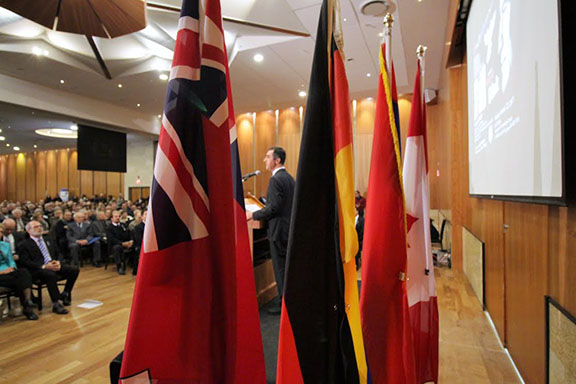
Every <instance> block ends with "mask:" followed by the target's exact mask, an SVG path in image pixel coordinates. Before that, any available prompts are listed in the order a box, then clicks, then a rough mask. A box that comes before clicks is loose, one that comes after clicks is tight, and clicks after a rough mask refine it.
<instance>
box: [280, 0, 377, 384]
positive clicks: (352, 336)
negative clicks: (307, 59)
mask: <svg viewBox="0 0 576 384" xmlns="http://www.w3.org/2000/svg"><path fill="white" fill-rule="evenodd" d="M343 56H344V55H343V53H342V32H341V26H340V13H339V3H338V0H324V2H323V4H322V9H321V13H320V21H319V24H318V33H317V37H316V48H315V52H314V63H313V65H312V74H311V79H310V87H309V92H308V95H309V96H308V103H307V107H306V116H305V120H304V130H303V134H302V144H301V148H300V161H299V164H298V179H297V181H296V189H295V193H294V206H293V208H292V221H291V227H290V237H289V241H288V254H287V263H286V278H285V285H284V290H285V291H284V302H283V310H282V315H281V323H280V341H279V350H278V371H277V383H279V384H296V383H366V376H367V368H366V360H365V352H364V345H363V337H362V330H361V324H360V312H359V304H358V301H359V300H358V285H357V282H356V265H355V259H354V257H355V255H356V252H357V251H358V237H357V235H356V230H355V226H354V218H355V211H354V173H353V150H352V130H351V119H350V101H349V97H348V82H347V80H346V72H345V69H344V61H343Z"/></svg>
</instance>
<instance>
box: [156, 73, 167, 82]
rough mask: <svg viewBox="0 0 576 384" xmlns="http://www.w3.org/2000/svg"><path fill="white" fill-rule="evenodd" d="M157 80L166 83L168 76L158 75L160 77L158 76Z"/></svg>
mask: <svg viewBox="0 0 576 384" xmlns="http://www.w3.org/2000/svg"><path fill="white" fill-rule="evenodd" d="M158 78H159V79H160V80H162V81H166V80H168V75H167V74H165V73H162V74H160V76H158Z"/></svg>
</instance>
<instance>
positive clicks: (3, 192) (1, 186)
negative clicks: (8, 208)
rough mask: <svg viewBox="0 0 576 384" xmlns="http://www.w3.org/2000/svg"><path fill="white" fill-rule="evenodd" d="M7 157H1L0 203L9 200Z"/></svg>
mask: <svg viewBox="0 0 576 384" xmlns="http://www.w3.org/2000/svg"><path fill="white" fill-rule="evenodd" d="M6 162H7V158H6V155H3V156H0V201H4V200H6V199H7V187H6V184H7V174H6Z"/></svg>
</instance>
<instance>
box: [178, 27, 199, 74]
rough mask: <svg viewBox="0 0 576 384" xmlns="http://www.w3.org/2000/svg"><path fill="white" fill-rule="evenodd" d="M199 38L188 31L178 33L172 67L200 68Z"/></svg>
mask: <svg viewBox="0 0 576 384" xmlns="http://www.w3.org/2000/svg"><path fill="white" fill-rule="evenodd" d="M199 39H200V36H199V35H198V33H197V32H193V31H191V30H189V29H181V30H179V31H178V37H177V39H176V46H175V47H174V58H173V59H172V67H176V66H180V65H184V66H188V67H192V68H200V59H201V58H200V40H199Z"/></svg>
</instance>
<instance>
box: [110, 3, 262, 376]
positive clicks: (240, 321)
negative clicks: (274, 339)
mask: <svg viewBox="0 0 576 384" xmlns="http://www.w3.org/2000/svg"><path fill="white" fill-rule="evenodd" d="M178 27H179V31H178V37H177V41H176V47H175V51H174V59H173V62H172V70H171V73H170V82H169V85H168V92H167V96H166V103H165V106H164V115H163V119H162V130H161V132H160V139H159V142H158V151H157V155H156V163H155V168H154V179H153V184H152V193H151V196H150V203H149V206H148V217H147V220H146V228H145V233H144V243H143V246H142V254H141V258H140V267H139V269H138V278H137V281H136V288H135V292H134V299H133V303H132V312H131V315H130V322H129V327H128V334H127V338H126V345H125V351H124V357H123V362H122V370H121V378H122V379H121V381H122V383H126V384H129V383H131V382H141V381H139V380H142V379H145V380H149V381H145V382H154V383H158V384H162V383H207V384H209V383H218V384H219V383H248V382H250V383H264V382H265V381H266V379H265V371H264V357H263V348H262V340H261V334H260V326H259V319H258V309H257V303H256V290H255V287H254V280H253V272H252V268H251V261H250V247H249V243H248V232H247V227H246V216H245V212H244V203H243V191H242V184H241V181H240V175H241V172H240V167H239V161H238V145H237V142H236V128H235V125H234V112H233V108H232V94H231V92H230V82H229V76H228V65H227V57H226V46H225V44H224V33H223V29H222V17H221V12H220V3H219V1H218V0H184V2H183V4H182V11H181V15H180V20H179V23H178Z"/></svg>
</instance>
